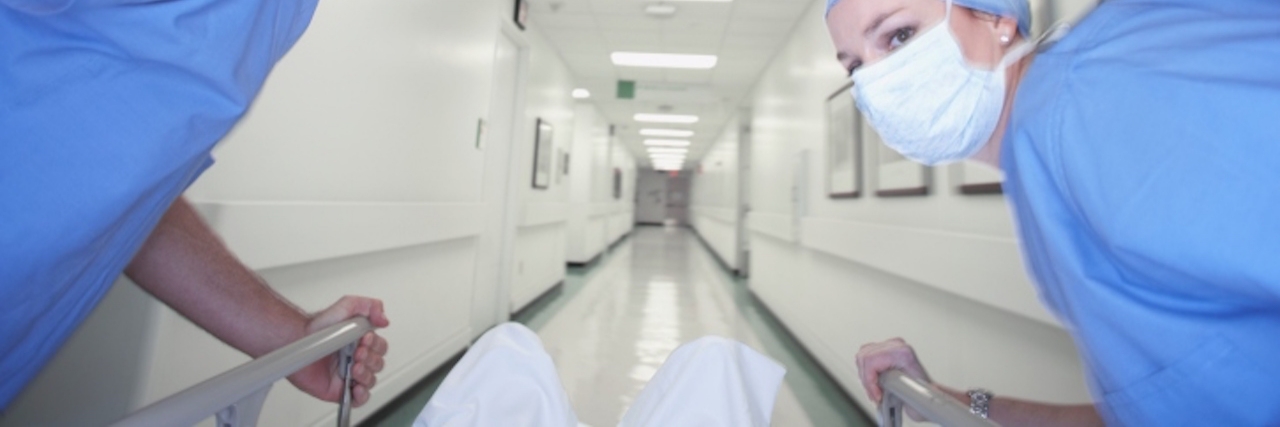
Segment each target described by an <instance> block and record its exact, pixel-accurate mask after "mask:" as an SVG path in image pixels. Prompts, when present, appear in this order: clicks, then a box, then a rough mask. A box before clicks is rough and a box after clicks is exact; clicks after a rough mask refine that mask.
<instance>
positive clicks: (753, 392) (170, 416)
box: [113, 318, 996, 427]
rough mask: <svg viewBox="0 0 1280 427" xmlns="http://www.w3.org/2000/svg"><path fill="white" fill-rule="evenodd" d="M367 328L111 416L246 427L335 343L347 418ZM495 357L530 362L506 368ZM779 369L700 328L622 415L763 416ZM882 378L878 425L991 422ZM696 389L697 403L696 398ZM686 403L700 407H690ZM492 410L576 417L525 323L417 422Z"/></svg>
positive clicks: (962, 426) (322, 334) (476, 418)
mask: <svg viewBox="0 0 1280 427" xmlns="http://www.w3.org/2000/svg"><path fill="white" fill-rule="evenodd" d="M372 330H373V328H372V326H371V325H370V324H369V322H368V320H367V319H364V318H356V319H352V320H348V321H346V322H342V323H339V324H337V325H334V326H331V327H329V328H326V329H324V330H321V331H319V332H316V333H315V334H312V335H310V336H307V337H305V338H303V339H301V340H298V341H297V342H294V343H293V344H290V345H288V346H285V347H283V348H280V349H278V350H276V351H274V352H271V353H269V354H267V355H266V356H263V357H260V358H258V359H255V360H252V361H250V362H247V363H245V364H243V365H240V366H239V367H236V368H235V369H232V370H230V371H227V372H225V373H223V374H221V375H218V376H216V377H214V378H211V379H209V380H207V381H204V382H202V383H200V384H197V385H195V386H192V387H190V388H188V389H186V390H183V391H181V392H178V393H176V394H174V395H172V396H169V397H167V398H165V399H163V400H160V401H158V402H156V403H154V404H151V405H149V406H147V407H145V408H142V409H140V410H138V411H136V412H134V413H133V414H130V415H129V416H128V417H126V418H124V419H122V420H120V421H118V422H117V423H115V424H113V426H119V427H134V426H159V425H163V426H179V425H195V424H197V423H199V422H201V421H203V420H205V419H207V418H209V417H210V416H211V415H213V416H215V417H216V418H217V425H218V427H254V426H256V425H257V422H258V416H259V414H260V413H261V411H262V406H263V403H264V402H265V401H266V397H267V394H268V393H269V392H270V390H271V386H272V385H273V384H274V383H275V382H276V381H279V380H281V379H284V378H286V377H288V376H289V375H291V374H293V373H294V372H296V371H297V370H299V369H302V368H303V367H305V366H307V365H310V364H311V363H313V362H315V361H316V360H320V359H321V358H324V357H326V356H328V355H330V354H333V353H335V352H337V353H339V354H340V359H339V360H340V361H341V363H342V365H341V366H340V368H341V372H342V373H343V377H344V378H345V379H346V382H347V386H346V387H344V393H343V396H342V399H341V400H340V402H339V403H338V418H337V424H338V427H349V426H350V423H351V391H350V389H351V387H350V381H351V376H350V372H351V366H352V363H353V352H354V350H355V346H356V344H357V343H358V340H359V339H360V337H362V336H364V334H365V333H367V332H370V331H372ZM512 355H515V358H516V359H519V360H520V362H521V364H516V365H513V364H511V363H509V362H511V361H512V360H514V359H513V357H512ZM503 366H506V367H511V366H517V367H521V366H523V367H528V368H531V369H515V370H510V369H508V370H504V369H502V367H503ZM784 374H785V369H783V368H782V366H781V365H778V364H777V363H776V362H773V361H772V360H770V359H768V358H767V357H765V356H763V355H761V354H759V353H757V352H755V351H754V350H752V349H750V347H747V346H746V345H743V344H741V343H738V342H735V341H732V340H728V339H724V338H718V337H708V338H703V339H700V340H697V341H694V342H691V343H688V344H685V345H683V346H681V347H680V348H678V349H677V350H676V351H675V352H673V353H672V354H671V356H670V357H669V358H668V361H667V363H665V364H664V365H663V368H662V369H661V370H659V372H658V373H657V374H655V376H654V379H653V380H652V381H651V382H650V384H649V385H648V386H646V387H645V389H644V390H643V391H642V392H641V394H640V396H639V397H638V398H637V399H636V401H635V403H634V404H633V405H632V407H631V408H630V409H629V410H628V412H627V414H625V415H624V417H623V419H622V422H621V423H620V425H623V426H648V425H671V423H677V424H680V423H684V422H686V421H690V420H697V421H698V422H697V425H725V426H738V425H756V426H763V425H768V423H769V421H770V415H771V413H772V409H773V401H774V399H775V397H776V395H777V391H778V389H779V387H780V386H781V383H782V377H783V375H784ZM512 376H521V379H525V380H528V381H521V383H524V384H526V385H528V386H529V387H530V390H528V392H532V393H533V394H534V395H535V399H534V404H533V406H534V407H535V408H534V409H533V410H529V405H524V402H514V403H516V405H515V407H520V406H522V405H523V406H524V408H523V410H524V411H525V412H524V413H511V412H510V411H511V409H510V408H511V406H510V405H507V404H509V403H512V400H511V399H509V398H506V399H504V398H503V396H501V395H502V394H505V393H506V392H507V391H510V390H511V387H510V386H509V384H511V383H510V382H509V381H507V380H509V379H510V378H512ZM880 383H881V387H882V388H883V390H884V393H885V397H884V401H883V402H882V404H881V407H880V411H879V412H880V413H879V415H880V425H881V426H892V427H899V426H901V425H902V422H903V418H904V415H903V414H904V412H903V411H904V410H905V409H906V408H911V409H914V410H916V411H917V412H918V413H920V414H921V415H922V416H923V417H924V418H926V419H928V420H930V421H932V422H935V423H938V424H940V425H943V426H949V427H950V426H955V427H989V426H995V425H996V424H995V423H993V422H991V421H989V420H986V419H982V418H980V417H978V416H976V415H973V414H971V413H970V412H969V409H968V408H967V407H966V406H964V405H962V404H961V403H960V402H958V401H956V400H955V399H953V398H951V397H950V396H948V395H946V394H945V393H943V392H941V391H940V390H938V389H937V388H934V387H933V386H931V385H929V384H925V383H922V382H919V381H917V380H915V379H913V378H911V377H909V376H907V375H905V374H903V373H901V372H899V371H887V372H885V373H883V374H881V376H880ZM526 394H528V393H526ZM700 396H701V397H700ZM508 397H510V396H508ZM526 397H527V396H526ZM522 399H524V397H522ZM699 399H701V404H694V403H695V402H694V401H696V400H699ZM504 405H506V407H504ZM689 407H696V408H700V409H702V410H700V411H689V410H687V409H686V408H689ZM708 408H710V409H708ZM690 412H693V413H692V414H690ZM494 414H497V415H513V416H516V417H521V416H525V415H528V416H530V417H532V418H528V419H525V421H533V420H534V419H537V420H539V421H543V423H539V424H538V425H544V424H545V425H566V426H572V425H580V424H578V423H577V419H576V417H575V416H574V415H573V412H572V408H571V407H570V406H569V402H568V398H567V396H565V395H564V390H563V387H561V386H560V385H559V382H558V379H557V378H555V368H554V365H553V364H552V363H551V360H550V358H549V356H546V354H545V352H544V351H543V350H542V347H541V343H540V342H539V341H538V338H537V336H536V334H534V333H533V332H532V331H529V330H528V329H527V328H524V327H523V326H519V325H515V324H506V325H499V326H498V327H496V328H494V329H493V330H491V331H490V332H488V333H486V334H485V335H484V336H483V337H481V339H480V340H479V341H477V342H476V343H475V345H474V346H473V347H472V350H471V351H468V355H467V356H464V358H463V360H462V361H460V362H459V364H458V366H456V367H455V368H454V370H452V371H450V374H449V377H448V378H446V380H445V384H443V385H442V386H441V390H440V391H437V393H436V395H435V396H433V397H432V399H431V401H430V402H428V403H427V406H426V407H425V408H423V411H422V413H421V414H420V415H419V417H418V419H417V420H416V422H415V426H437V425H451V426H456V425H461V426H471V425H476V426H482V425H488V424H487V423H489V422H492V421H495V420H500V419H502V417H501V416H499V417H487V416H486V415H494Z"/></svg>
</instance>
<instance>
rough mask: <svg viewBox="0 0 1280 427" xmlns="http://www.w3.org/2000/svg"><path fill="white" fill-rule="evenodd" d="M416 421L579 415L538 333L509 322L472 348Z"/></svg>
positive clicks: (511, 422) (530, 420)
mask: <svg viewBox="0 0 1280 427" xmlns="http://www.w3.org/2000/svg"><path fill="white" fill-rule="evenodd" d="M413 425H414V427H427V426H430V427H436V426H577V425H578V418H577V416H576V415H574V413H573V408H572V407H571V406H570V405H569V396H568V395H566V394H565V391H564V386H563V385H561V384H560V378H559V376H558V375H557V374H556V367H555V365H554V364H552V362H551V356H548V355H547V352H546V350H544V349H543V348H542V342H541V341H539V340H538V336H537V335H536V334H534V333H533V331H530V330H529V328H526V327H524V326H521V325H519V324H515V323H507V324H503V325H499V326H497V327H495V328H493V329H491V330H489V332H486V333H485V334H484V336H481V337H480V340H479V341H476V343H475V344H474V345H472V346H471V349H470V350H467V354H466V355H465V356H463V357H462V360H461V361H459V362H458V364H457V365H456V366H454V367H453V370H452V371H449V376H448V377H445V379H444V384H441V385H440V389H439V390H437V391H436V393H435V395H433V396H432V397H431V401H430V402H427V406H426V407H425V408H423V409H422V413H421V414H418V418H417V420H415V421H414V423H413Z"/></svg>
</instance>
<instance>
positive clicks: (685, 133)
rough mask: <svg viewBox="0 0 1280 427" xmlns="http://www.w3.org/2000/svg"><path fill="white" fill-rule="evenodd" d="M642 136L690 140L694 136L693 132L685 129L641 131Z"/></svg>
mask: <svg viewBox="0 0 1280 427" xmlns="http://www.w3.org/2000/svg"><path fill="white" fill-rule="evenodd" d="M640 134H641V135H644V136H670V137H676V138H688V137H691V136H693V131H691V130H684V129H640Z"/></svg>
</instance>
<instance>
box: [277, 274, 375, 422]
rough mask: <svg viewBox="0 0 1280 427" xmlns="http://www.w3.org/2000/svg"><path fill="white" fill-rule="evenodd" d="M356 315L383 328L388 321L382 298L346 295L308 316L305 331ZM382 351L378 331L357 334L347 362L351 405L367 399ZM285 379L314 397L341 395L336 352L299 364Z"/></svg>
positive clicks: (318, 328)
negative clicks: (352, 357)
mask: <svg viewBox="0 0 1280 427" xmlns="http://www.w3.org/2000/svg"><path fill="white" fill-rule="evenodd" d="M356 316H364V317H367V318H369V323H370V324H372V325H373V326H374V327H376V328H385V327H387V325H389V324H390V323H391V322H389V321H388V320H387V316H386V314H385V313H383V311H382V301H380V300H376V299H372V298H364V297H351V296H348V297H343V298H342V299H341V300H338V302H337V303H336V304H334V305H332V306H330V307H329V308H326V309H324V310H323V311H321V312H319V313H316V314H315V315H313V316H311V320H310V321H309V322H308V323H307V330H306V333H307V335H310V334H312V333H315V332H316V331H319V330H321V329H324V328H326V327H329V326H332V325H334V324H337V323H340V322H342V321H345V320H347V319H350V318H353V317H356ZM386 354H387V340H386V339H384V338H382V337H380V336H378V334H376V333H373V332H369V333H367V334H365V335H364V336H363V337H361V338H360V344H359V345H358V346H356V353H355V363H354V364H353V365H352V366H351V377H352V378H351V379H352V387H351V388H352V390H351V397H352V405H353V406H361V405H364V404H365V402H368V401H369V390H370V389H372V388H373V386H374V384H377V382H378V378H377V374H378V372H381V371H382V367H383V360H382V356H384V355H386ZM289 381H290V382H292V383H293V385H294V386H295V387H298V389H299V390H302V391H304V392H306V393H307V394H310V395H312V396H315V397H316V398H317V399H321V400H325V401H329V402H337V401H338V400H339V399H341V398H342V387H343V386H344V383H343V380H342V374H341V372H340V366H339V360H338V356H337V355H330V356H329V357H325V358H323V359H320V360H318V361H316V363H312V364H311V365H310V366H307V367H305V368H302V370H300V371H298V372H297V373H295V374H293V375H290V376H289Z"/></svg>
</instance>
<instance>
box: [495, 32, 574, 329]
mask: <svg viewBox="0 0 1280 427" xmlns="http://www.w3.org/2000/svg"><path fill="white" fill-rule="evenodd" d="M525 36H526V40H528V42H529V46H530V49H529V63H528V74H527V76H528V78H527V81H526V87H527V90H526V91H525V94H524V98H525V108H524V111H523V114H521V115H520V117H519V118H518V119H517V120H518V123H521V125H520V126H517V127H516V135H515V140H514V141H515V147H514V148H515V149H514V151H513V152H514V155H515V163H514V166H515V167H513V168H512V169H511V171H512V173H514V174H515V176H516V179H515V182H516V183H517V184H516V186H515V189H516V191H518V192H519V193H520V200H521V206H520V208H519V209H520V212H519V214H518V216H517V217H518V218H519V223H518V224H517V228H516V235H515V243H514V245H515V254H514V257H515V258H514V260H513V264H512V274H511V277H512V282H511V311H512V312H515V311H518V310H519V309H521V308H523V307H524V306H525V305H527V304H529V303H530V302H533V300H534V299H537V297H538V296H540V295H542V294H543V293H545V292H546V291H548V290H550V289H551V288H552V287H554V286H555V285H556V284H558V283H560V282H561V281H563V280H564V277H565V257H566V251H565V242H566V239H567V234H566V233H567V220H568V207H569V205H568V199H569V181H570V179H569V177H568V176H565V175H563V174H562V171H563V166H564V165H563V163H562V158H561V153H564V152H569V151H570V150H572V145H573V139H574V134H575V122H576V120H575V113H576V110H575V106H574V100H573V97H572V96H571V94H572V92H573V89H574V87H575V84H574V77H573V75H572V74H571V73H570V71H569V68H568V66H566V65H565V64H564V61H562V60H561V59H560V56H559V54H557V53H556V51H555V49H554V48H553V47H552V46H551V45H550V44H549V43H548V42H547V40H546V38H545V37H543V36H542V34H541V33H539V32H538V29H537V28H536V27H534V26H530V28H529V29H528V30H527V31H526V32H525ZM538 119H542V120H543V121H545V122H547V123H550V125H551V127H552V135H553V138H552V139H553V141H552V146H553V148H552V149H551V153H552V159H551V164H552V167H551V169H552V170H551V178H550V180H549V185H548V187H547V188H544V189H538V188H534V187H533V163H534V162H533V159H534V138H535V133H536V129H537V122H538Z"/></svg>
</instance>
